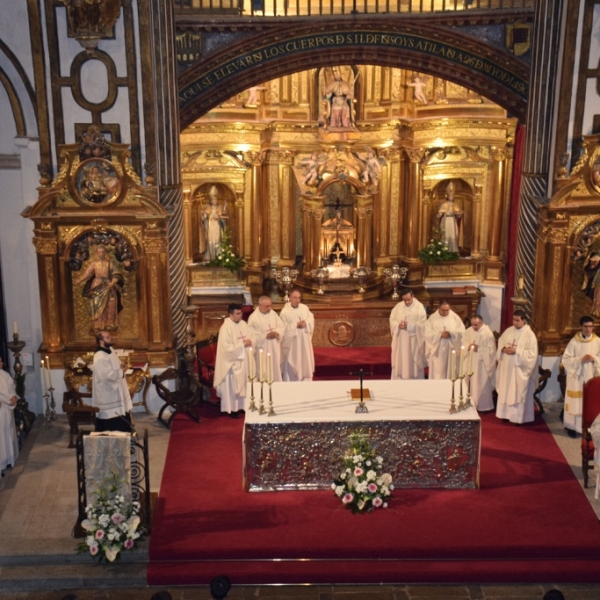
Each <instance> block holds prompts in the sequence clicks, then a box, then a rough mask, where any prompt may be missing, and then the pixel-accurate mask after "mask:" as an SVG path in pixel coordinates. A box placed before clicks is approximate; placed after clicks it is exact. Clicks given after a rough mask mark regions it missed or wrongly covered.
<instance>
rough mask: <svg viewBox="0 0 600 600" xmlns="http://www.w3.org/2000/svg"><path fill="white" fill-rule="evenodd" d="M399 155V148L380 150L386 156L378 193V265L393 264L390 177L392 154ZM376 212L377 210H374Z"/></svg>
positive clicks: (376, 229) (375, 253)
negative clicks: (391, 252) (391, 254)
mask: <svg viewBox="0 0 600 600" xmlns="http://www.w3.org/2000/svg"><path fill="white" fill-rule="evenodd" d="M394 155H395V156H396V157H397V155H398V151H397V150H393V149H391V148H390V149H386V150H380V151H379V156H382V157H383V158H385V162H386V164H385V166H384V167H383V168H382V170H381V177H380V178H379V194H378V195H377V200H376V207H378V210H377V211H376V213H375V214H376V215H377V216H376V226H375V240H374V242H375V243H374V248H373V253H374V258H375V263H376V264H377V267H382V268H383V267H389V266H390V265H391V264H392V261H391V259H390V215H391V196H392V193H391V192H392V189H391V188H392V186H391V183H392V178H391V177H390V174H391V170H392V165H391V164H390V163H391V161H392V156H394ZM374 212H375V211H374Z"/></svg>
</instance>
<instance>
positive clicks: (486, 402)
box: [463, 315, 496, 411]
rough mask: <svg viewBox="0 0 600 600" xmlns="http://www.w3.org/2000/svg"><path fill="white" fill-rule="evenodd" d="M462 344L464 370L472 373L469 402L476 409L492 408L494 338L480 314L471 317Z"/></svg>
mask: <svg viewBox="0 0 600 600" xmlns="http://www.w3.org/2000/svg"><path fill="white" fill-rule="evenodd" d="M463 346H464V351H465V353H466V357H465V361H466V365H467V366H466V368H465V371H466V372H467V373H473V375H471V376H470V377H469V379H470V380H471V402H472V403H473V406H474V407H475V408H476V409H477V410H480V411H488V410H494V400H493V397H492V391H493V389H494V373H495V371H496V338H495V337H494V334H493V332H492V330H491V329H490V328H489V327H488V326H487V325H486V324H485V323H484V322H483V318H482V316H481V315H475V316H474V317H473V318H472V319H471V327H469V328H468V329H467V331H465V335H464V336H463Z"/></svg>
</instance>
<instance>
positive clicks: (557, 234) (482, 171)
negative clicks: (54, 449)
mask: <svg viewBox="0 0 600 600" xmlns="http://www.w3.org/2000/svg"><path fill="white" fill-rule="evenodd" d="M2 10H3V14H5V18H3V20H2V23H0V114H2V116H3V119H2V121H3V124H2V127H0V181H1V183H2V186H1V189H2V195H1V197H0V208H1V210H2V217H1V218H0V356H2V358H3V359H4V365H5V369H6V370H7V371H9V372H10V374H11V376H12V375H14V376H15V378H17V376H19V377H18V379H19V381H20V382H21V387H20V388H19V390H18V391H19V398H20V399H21V400H22V402H23V403H24V405H25V406H26V407H27V408H26V410H25V412H24V413H23V414H25V417H24V419H25V420H24V421H23V422H22V427H21V429H22V430H23V429H25V430H27V431H29V430H32V431H33V433H30V434H29V435H23V436H22V437H23V439H22V443H23V446H24V447H25V446H26V445H27V444H30V443H32V441H33V440H38V439H39V440H42V439H45V440H46V441H45V442H44V443H48V438H49V432H51V431H55V430H56V429H57V428H58V427H59V426H60V427H63V428H64V430H65V433H64V436H67V435H68V434H69V433H70V432H69V431H68V425H67V421H66V416H65V414H64V410H65V409H64V408H63V406H62V399H63V395H64V394H69V393H70V392H72V391H73V390H79V389H80V388H83V387H85V386H86V385H89V381H90V380H91V372H90V370H89V368H88V363H89V362H90V357H91V356H92V355H93V352H94V349H95V348H96V341H95V338H94V335H95V333H97V332H98V331H99V330H108V331H110V332H111V333H112V336H113V338H114V339H115V346H116V347H117V348H119V349H124V350H126V355H125V356H126V362H127V367H128V368H129V369H131V372H132V375H131V377H130V379H129V380H128V384H129V385H130V389H131V390H132V396H133V400H134V415H138V416H139V418H140V421H141V422H142V423H144V424H147V423H149V421H150V419H149V418H148V417H149V416H151V415H155V414H156V413H158V411H159V410H160V409H161V407H163V402H164V397H162V396H161V394H160V391H158V386H156V385H154V384H153V383H152V380H153V377H155V376H160V375H161V374H163V373H165V371H166V370H167V369H169V368H176V369H177V368H179V367H180V366H181V365H182V364H184V363H185V364H188V365H189V364H190V362H189V361H192V362H193V361H194V360H195V359H194V358H193V357H194V356H197V352H198V350H197V348H198V347H203V346H204V345H207V344H210V343H211V342H213V341H214V336H215V335H216V334H217V333H218V331H219V328H220V327H221V325H222V324H223V321H224V319H225V318H226V317H227V306H228V305H229V304H230V303H232V302H235V303H240V304H242V305H243V307H244V311H245V313H246V314H247V313H248V312H250V311H251V310H252V307H255V306H256V305H257V303H258V300H259V298H260V297H261V296H268V297H269V298H270V299H271V300H272V303H273V308H274V309H275V310H276V311H277V312H279V311H280V310H281V309H282V308H283V307H284V305H285V304H286V303H287V302H288V299H289V294H290V293H291V292H292V290H300V291H301V293H302V301H303V302H304V303H305V304H307V305H309V306H310V309H311V310H312V312H313V313H314V315H315V328H314V332H313V338H312V343H313V346H314V347H315V355H316V357H317V363H318V361H319V360H329V361H333V360H337V363H336V367H338V368H340V369H341V368H342V367H343V368H346V365H347V364H348V363H347V361H349V360H354V358H352V359H350V358H349V357H356V356H357V357H358V359H357V360H359V361H360V360H363V358H365V360H366V357H369V356H375V355H376V353H377V352H378V351H379V349H381V348H386V349H387V350H389V346H390V343H391V339H392V338H391V334H390V325H389V316H390V311H391V310H392V309H393V308H394V306H396V304H397V303H398V302H399V298H400V296H399V293H401V290H402V289H404V288H409V289H410V290H412V291H413V293H414V295H415V297H416V298H417V299H419V301H420V302H422V303H423V305H424V306H425V308H426V310H427V312H428V313H429V314H431V313H434V312H435V311H436V310H437V309H438V308H439V306H440V303H441V302H442V301H444V300H445V301H448V302H449V304H450V306H451V308H452V309H453V310H454V311H455V312H456V313H457V314H458V315H459V316H460V317H461V318H462V319H464V320H465V321H467V322H468V319H469V318H470V317H473V316H474V315H475V314H479V315H481V317H482V319H483V321H484V322H485V323H486V324H487V325H488V326H489V327H490V329H492V330H493V331H494V333H495V334H497V337H498V336H499V335H500V334H501V333H502V331H504V330H505V329H506V328H507V327H508V326H510V325H511V324H512V320H511V319H512V315H513V312H514V310H517V309H520V310H523V311H524V313H525V314H526V316H527V320H528V322H529V324H530V326H531V328H532V330H533V331H534V333H535V335H536V338H537V342H538V347H539V369H540V373H542V372H543V373H546V375H545V378H544V386H543V387H542V388H541V389H540V390H539V396H540V398H539V400H540V403H539V406H540V407H543V406H546V410H547V412H548V413H549V415H550V417H547V418H552V415H555V413H557V411H560V407H561V406H562V402H563V396H564V372H563V371H562V368H561V357H562V355H563V352H564V350H565V347H566V346H567V344H568V342H569V340H571V338H573V336H574V334H575V333H576V332H577V331H578V330H579V320H580V318H581V317H582V316H584V315H591V316H592V317H593V320H594V324H595V326H597V325H599V324H600V283H598V282H599V281H600V274H599V275H597V273H598V270H599V269H600V84H599V82H600V79H599V78H600V74H599V72H598V63H599V60H600V43H599V41H598V38H597V35H596V31H597V25H598V22H599V20H600V2H596V1H594V0H592V1H590V0H586V1H584V2H577V1H576V0H469V1H467V0H465V1H463V0H460V1H459V0H425V1H423V0H421V1H415V0H397V1H396V2H395V3H393V2H392V3H390V2H386V3H382V2H379V1H377V2H375V1H371V0H365V2H364V3H357V2H354V3H346V2H341V1H338V0H332V1H331V2H330V3H324V2H321V1H320V2H316V1H315V0H302V1H300V0H298V1H296V2H288V1H287V0H285V1H283V0H252V1H249V0H248V1H246V0H240V1H239V2H234V1H233V0H97V1H96V2H88V1H86V2H80V1H77V0H10V1H9V0H5V1H4V2H3V3H2ZM596 110H598V113H596ZM101 276H102V277H104V278H108V280H109V281H112V283H111V285H110V286H109V287H110V289H108V290H103V291H102V294H98V293H97V291H96V292H95V291H94V287H93V286H94V285H95V284H94V283H93V282H94V280H95V278H96V279H98V278H100V277H101ZM106 303H107V304H106ZM90 307H91V308H90ZM387 350H386V351H387ZM384 360H385V361H389V359H387V358H386V359H384ZM186 361H188V362H187V363H186ZM328 364H329V363H328ZM369 364H371V363H369ZM318 366H319V365H318V364H317V370H318ZM340 372H341V371H340ZM386 377H389V374H386ZM169 385H171V389H173V388H172V385H173V384H172V382H171V384H169ZM49 389H50V392H49ZM50 401H51V402H52V403H54V404H53V405H52V406H50V404H49V402H50ZM206 410H207V409H206V408H204V409H203V412H202V418H203V421H202V422H201V424H202V426H207V425H208V426H209V427H210V426H215V427H216V426H217V423H213V422H212V421H213V419H214V414H213V413H210V410H211V408H210V406H209V408H208V411H209V415H212V416H209V417H208V418H206V415H205V411H206ZM542 410H543V408H542ZM161 414H162V413H161ZM36 415H37V418H36ZM48 415H50V417H49V416H48ZM54 417H56V419H57V423H55V424H54V426H53V427H54V430H51V429H42V433H39V432H36V429H37V428H44V427H46V428H48V427H49V426H51V425H52V423H51V421H53V420H54ZM178 418H179V417H178ZM153 420H154V421H155V419H154V418H153ZM175 422H177V419H176V421H175ZM169 424H170V422H169ZM235 426H236V427H237V425H235ZM149 427H150V431H151V436H150V442H149V443H150V448H152V443H153V435H156V437H157V438H158V437H159V433H158V432H159V431H160V432H161V436H160V437H161V440H162V441H160V442H158V441H157V444H158V446H159V447H160V448H161V455H162V459H161V460H159V461H158V462H161V461H164V460H165V459H164V456H165V455H166V445H167V444H168V437H167V438H166V441H165V435H167V436H168V433H169V432H166V433H165V432H162V430H161V429H160V426H159V427H158V429H157V428H156V427H155V426H154V424H153V425H149ZM231 427H234V426H233V425H232V426H231ZM488 427H489V426H488ZM550 428H551V431H552V433H553V434H554V437H557V436H559V437H560V436H561V435H562V432H560V431H558V429H557V428H556V427H553V426H551V427H550ZM234 431H235V435H238V433H239V434H240V436H241V431H242V430H241V425H239V431H238V430H237V429H234ZM550 437H552V436H550ZM236 439H237V438H236ZM60 440H61V441H60V443H61V444H62V443H63V441H64V439H63V437H61V438H60ZM565 443H566V442H565ZM559 446H560V443H559ZM565 447H566V446H565ZM562 450H563V452H567V450H565V449H564V448H562ZM200 451H201V450H199V452H200ZM202 451H203V450H202ZM568 451H569V452H571V454H573V453H575V456H576V458H575V459H574V460H575V461H576V462H577V461H578V460H579V458H578V457H577V452H578V449H577V448H576V447H575V450H573V448H572V447H571V449H570V450H568ZM32 452H33V450H31V449H30V450H27V451H26V452H25V451H22V458H23V457H25V456H26V455H32ZM70 458H71V459H72V458H73V456H71V457H70ZM60 460H61V461H62V460H64V461H65V462H68V460H69V459H68V458H65V459H62V458H61V459H60ZM57 461H58V458H57ZM61 464H62V462H61ZM167 464H170V463H168V462H167ZM72 468H73V475H75V464H74V463H73V465H72ZM154 468H155V469H156V467H154ZM165 468H166V467H165ZM15 471H20V472H25V471H24V470H23V468H21V469H15ZM10 475H11V477H13V480H15V476H14V473H11V474H10ZM161 477H162V478H163V482H164V481H165V476H164V475H163V472H162V468H161V469H160V470H158V471H153V478H154V481H153V488H152V489H153V490H157V489H158V486H159V484H160V481H159V480H160V478H161ZM594 479H595V474H594ZM6 485H8V484H6ZM148 491H149V490H148ZM586 491H589V490H586ZM577 492H580V490H579V489H577ZM303 493H304V492H303ZM3 495H4V496H5V498H8V494H7V490H6V488H2V487H0V531H1V530H2V521H3V520H4V519H5V517H6V510H7V506H9V504H8V502H9V500H7V501H6V503H3V502H2V496H3ZM16 497H17V496H15V498H16ZM588 497H590V494H588ZM584 500H585V498H584ZM585 501H586V502H587V500H585ZM590 502H591V503H592V504H593V502H594V500H593V498H591V499H590ZM596 502H597V501H596ZM588 504H589V503H588ZM272 510H273V511H274V512H275V511H276V510H278V508H277V507H276V506H275V505H274V507H273V508H272ZM158 530H159V531H160V530H161V529H160V528H159V529H158ZM69 533H70V532H69ZM598 551H599V552H600V549H599V550H598ZM22 552H23V553H26V551H22ZM31 552H32V553H35V552H34V551H33V550H31ZM0 554H2V553H0ZM4 558H5V559H6V561H10V557H9V556H8V555H7V556H6V557H4ZM593 558H594V560H600V556H598V557H596V556H594V557H593ZM1 561H2V556H0V564H3V563H2V562H1ZM6 564H8V562H7V563H6ZM594 564H595V563H594ZM174 571H177V569H176V567H174ZM540 572H542V571H540ZM573 572H574V573H575V572H577V577H584V580H582V581H580V582H581V583H589V584H596V583H598V580H597V575H595V576H594V575H590V576H589V577H587V575H586V574H585V571H576V570H574V571H573ZM516 573H518V570H517V571H516ZM289 576H290V577H292V575H289ZM469 576H470V577H472V580H471V582H472V583H480V581H479V580H478V579H477V574H473V573H471V574H470V575H469ZM469 576H466V577H469ZM381 577H383V579H382V580H381V581H382V582H383V583H388V582H389V577H390V576H389V574H382V575H381ZM386 577H387V579H386ZM423 577H424V579H425V582H426V583H427V582H429V581H427V579H426V578H427V575H423ZM489 577H490V578H491V577H492V575H489ZM586 577H587V578H586ZM574 578H575V575H573V578H571V579H570V580H569V579H568V578H567V579H566V580H565V581H568V582H569V583H577V580H576V579H574ZM268 579H269V578H268V577H266V580H268ZM292 579H293V578H292ZM292 579H290V580H289V581H288V580H285V581H280V582H276V581H275V582H273V581H269V582H270V583H283V584H285V583H289V582H290V581H292ZM1 580H2V571H1V567H0V581H1ZM136 581H137V580H136ZM157 581H167V580H161V579H160V577H159V578H158V579H157ZM248 581H250V582H255V581H258V580H255V579H252V577H249V579H248ZM404 582H406V583H410V581H398V582H397V583H404ZM430 582H431V583H440V584H441V583H449V584H450V583H456V581H455V580H452V578H447V579H444V577H443V576H442V575H440V578H439V579H437V580H436V579H435V578H433V579H431V580H430ZM489 582H490V579H488V580H485V581H483V583H489ZM502 582H504V583H507V582H508V583H524V584H525V583H533V582H535V583H542V584H551V583H553V581H550V580H544V581H535V580H532V579H528V578H527V577H525V576H524V575H519V574H515V575H514V579H512V580H511V579H510V578H508V579H502ZM346 583H348V584H352V583H365V581H363V580H362V579H360V578H359V579H358V580H356V581H352V580H348V581H346ZM372 583H374V582H372ZM460 583H469V581H468V580H467V581H461V582H460ZM557 583H561V582H560V581H558V582H557ZM0 587H1V586H0ZM123 587H127V586H123ZM15 589H17V588H15ZM590 589H591V588H586V590H585V591H584V592H585V593H590ZM593 589H594V590H596V591H597V587H596V588H593ZM542 591H546V590H542ZM440 593H442V592H440ZM576 593H577V592H576V590H571V594H572V595H570V596H569V598H578V596H577V595H576ZM582 593H583V592H582ZM538 594H540V589H539V588H535V590H532V591H531V597H540V598H541V595H538ZM0 597H2V593H1V592H0ZM148 597H149V596H148ZM281 597H284V596H283V595H282V596H281ZM336 597H337V596H336ZM372 597H373V598H376V597H378V596H372ZM389 597H400V596H389ZM403 597H405V596H403ZM485 597H487V596H485ZM490 597H491V596H490ZM523 597H526V596H523ZM581 597H583V596H581Z"/></svg>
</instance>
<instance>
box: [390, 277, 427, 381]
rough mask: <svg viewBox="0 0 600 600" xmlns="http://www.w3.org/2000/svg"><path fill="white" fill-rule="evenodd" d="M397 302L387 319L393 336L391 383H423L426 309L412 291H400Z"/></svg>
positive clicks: (406, 289)
mask: <svg viewBox="0 0 600 600" xmlns="http://www.w3.org/2000/svg"><path fill="white" fill-rule="evenodd" d="M401 295H402V302H398V304H396V306H395V307H394V308H393V310H392V314H391V315H390V331H391V334H392V379H423V378H424V374H423V370H424V368H425V365H426V360H425V339H424V337H423V328H424V327H425V322H426V321H427V313H426V312H425V307H424V306H423V305H422V304H421V302H419V301H418V300H417V299H416V298H415V297H414V296H413V293H412V291H411V290H409V289H408V288H405V289H403V290H402V291H401Z"/></svg>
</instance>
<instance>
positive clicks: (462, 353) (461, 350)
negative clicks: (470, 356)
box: [458, 346, 465, 377]
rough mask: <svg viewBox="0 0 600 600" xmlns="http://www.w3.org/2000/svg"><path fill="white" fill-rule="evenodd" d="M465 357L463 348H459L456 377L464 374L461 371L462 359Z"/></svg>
mask: <svg viewBox="0 0 600 600" xmlns="http://www.w3.org/2000/svg"><path fill="white" fill-rule="evenodd" d="M464 357H465V347H464V346H461V347H460V360H459V362H458V376H459V377H462V376H463V375H464V374H465V373H464V371H463V359H464Z"/></svg>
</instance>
